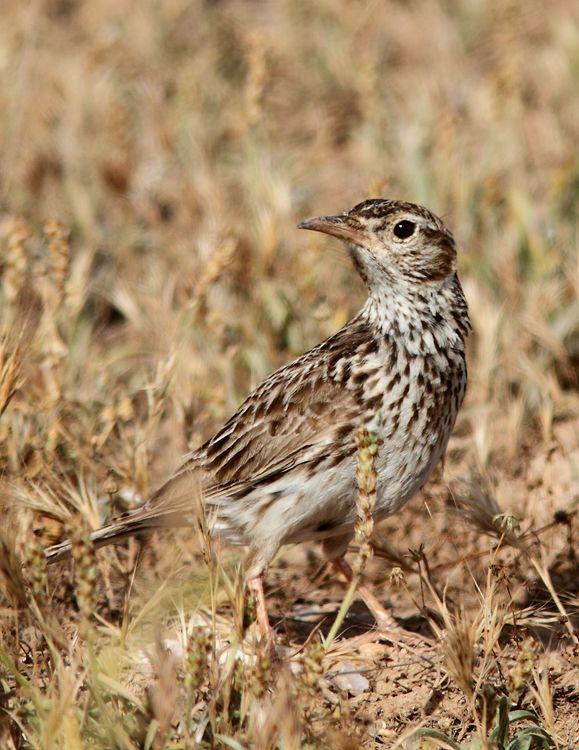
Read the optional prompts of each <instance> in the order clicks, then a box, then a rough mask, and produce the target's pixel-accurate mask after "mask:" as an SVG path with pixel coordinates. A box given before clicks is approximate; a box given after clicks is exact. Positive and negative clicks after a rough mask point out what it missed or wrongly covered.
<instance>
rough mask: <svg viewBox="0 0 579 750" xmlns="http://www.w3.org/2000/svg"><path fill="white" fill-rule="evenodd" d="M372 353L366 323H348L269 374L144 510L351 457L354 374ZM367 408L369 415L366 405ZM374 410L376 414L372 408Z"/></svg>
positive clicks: (357, 416) (361, 383) (362, 377)
mask: <svg viewBox="0 0 579 750" xmlns="http://www.w3.org/2000/svg"><path fill="white" fill-rule="evenodd" d="M376 348H377V344H376V342H375V340H374V338H373V337H372V334H371V331H370V329H369V327H368V326H367V324H366V323H364V322H362V321H352V322H351V323H350V324H349V325H347V326H345V327H344V328H343V329H341V331H339V332H338V333H337V334H335V335H334V336H332V337H331V338H329V339H327V340H326V341H325V342H323V343H322V344H320V345H319V346H318V347H316V348H315V349H312V350H311V351H310V352H308V353H307V354H305V355H303V356H302V357H300V358H298V359H297V360H295V361H294V362H291V363H289V364H288V365H285V366H284V367H282V368H281V369H279V370H277V371H276V372H275V373H273V374H272V375H271V376H270V377H269V378H267V380H265V381H264V382H263V383H262V384H261V385H260V386H259V387H258V388H257V389H256V390H255V391H254V392H253V393H252V394H251V395H250V396H248V398H247V399H246V400H245V401H244V402H243V403H242V404H241V406H240V407H239V409H238V411H237V412H236V413H235V414H234V415H233V416H232V417H231V418H230V419H229V420H228V421H227V422H226V423H225V424H224V425H223V427H222V428H221V430H220V431H219V432H218V433H217V434H216V435H215V436H214V437H213V438H211V439H210V440H209V441H208V442H207V443H205V445H204V446H203V447H202V448H201V449H200V450H199V451H197V452H195V453H193V454H191V455H190V457H188V458H187V459H186V460H185V462H184V463H183V464H182V466H181V467H180V469H178V471H177V472H176V473H175V474H174V475H173V476H172V477H171V478H170V479H169V480H168V482H166V483H165V485H163V487H161V488H160V489H159V490H158V491H157V492H156V493H155V495H154V496H153V497H152V498H151V500H150V501H149V502H148V503H147V506H148V507H149V508H151V510H152V509H153V508H155V509H157V510H159V511H160V510H161V509H166V510H167V511H169V509H171V511H175V510H176V508H177V507H178V506H180V507H182V508H183V509H185V508H186V506H187V503H190V502H191V496H192V493H193V492H194V491H199V490H202V492H203V496H204V498H205V500H206V501H208V502H212V501H213V500H217V499H218V498H220V497H224V496H227V497H228V498H235V497H240V496H243V495H244V494H245V493H246V492H247V491H249V490H251V489H255V488H256V487H258V486H259V485H260V484H266V483H270V482H273V481H275V479H277V478H279V477H281V476H283V474H285V473H286V472H288V471H290V470H291V469H293V468H294V467H296V466H298V465H304V464H305V465H309V466H310V467H314V466H315V465H316V464H317V463H319V462H321V461H324V460H325V459H326V458H329V456H330V455H331V456H332V457H333V456H334V454H336V455H340V456H341V457H342V458H343V457H344V454H345V452H348V451H349V452H352V451H353V445H354V442H353V440H354V432H355V429H356V427H357V426H358V425H359V424H360V422H361V421H363V419H364V414H363V413H362V412H363V411H364V407H363V402H364V401H365V399H364V398H363V390H364V387H365V383H366V381H367V375H368V372H365V371H364V370H360V367H361V363H362V362H364V361H365V360H366V359H367V355H368V354H369V353H371V352H373V351H375V350H376ZM368 406H369V407H370V409H371V408H372V402H371V401H370V403H369V404H368V402H366V407H368ZM374 406H376V409H377V408H378V406H377V402H376V403H375V404H374ZM376 409H375V410H376ZM370 416H371V414H370V415H369V417H370ZM369 417H368V418H369Z"/></svg>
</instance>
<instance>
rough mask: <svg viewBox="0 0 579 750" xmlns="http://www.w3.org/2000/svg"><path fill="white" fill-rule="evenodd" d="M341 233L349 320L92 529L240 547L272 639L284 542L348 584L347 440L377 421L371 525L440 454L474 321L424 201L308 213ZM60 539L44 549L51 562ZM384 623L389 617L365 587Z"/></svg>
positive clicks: (318, 226) (350, 486)
mask: <svg viewBox="0 0 579 750" xmlns="http://www.w3.org/2000/svg"><path fill="white" fill-rule="evenodd" d="M298 227H299V228H301V229H306V230H310V231H314V232H321V233H324V234H326V235H331V236H332V237H334V238H337V239H339V240H341V241H342V242H343V243H344V244H345V246H346V249H347V252H348V254H349V256H350V258H351V261H352V263H353V266H354V268H355V270H356V271H357V273H358V274H359V276H360V277H361V279H362V281H363V282H364V284H365V286H366V289H367V298H366V301H365V303H364V305H363V306H362V308H361V309H360V310H359V312H358V313H357V314H356V315H354V317H352V318H351V320H349V322H347V323H346V324H345V325H344V326H343V327H342V328H341V329H340V330H338V331H337V332H336V333H334V334H333V335H331V336H329V337H328V338H326V339H325V340H324V341H322V342H321V343H319V344H318V345H317V346H315V347H314V348H313V349H311V350H310V351H307V352H306V353H304V354H302V355H301V356H299V357H297V359H294V360H293V361H291V362H289V363H287V364H285V365H283V366H282V367H280V368H279V369H278V370H276V371H275V372H273V374H271V375H269V377H267V378H266V379H265V380H264V381H263V382H262V383H261V384H260V385H259V386H258V387H257V388H256V389H255V390H254V391H253V392H252V393H250V395H248V396H247V398H246V399H245V400H244V401H243V403H242V404H241V405H240V406H239V408H238V409H237V411H236V412H235V413H234V414H233V415H232V416H231V417H230V418H229V419H228V420H227V421H226V422H225V423H224V424H223V426H222V427H221V429H219V430H218V431H217V432H216V433H215V434H214V435H213V436H212V437H211V438H209V439H208V440H207V441H206V442H205V443H204V444H203V445H202V446H201V447H200V448H198V449H197V450H194V451H192V452H191V453H189V454H188V455H187V456H185V457H184V458H183V460H182V463H181V465H180V466H179V468H178V469H177V470H176V471H175V473H174V474H173V475H171V476H170V477H169V478H168V479H167V481H166V482H165V483H164V484H163V485H162V486H161V487H160V488H159V489H158V490H157V491H156V492H155V493H154V494H153V495H152V496H151V497H150V498H149V499H148V501H146V502H145V503H144V504H143V505H142V506H140V507H139V508H137V509H134V510H131V511H128V512H127V513H125V514H124V516H121V517H119V518H117V519H115V520H112V521H111V522H110V523H108V524H107V525H105V526H103V527H102V528H100V529H97V530H96V531H94V532H92V535H91V539H92V542H93V543H94V545H95V546H96V547H100V546H103V545H106V544H111V543H115V542H118V541H120V540H122V539H124V538H126V537H128V536H132V535H142V534H145V533H148V532H150V531H152V530H155V529H159V528H162V527H170V526H173V527H176V526H193V525H195V524H196V523H198V518H199V512H200V510H199V508H200V505H199V501H198V500H199V496H201V498H202V504H201V507H202V509H203V510H202V512H203V513H204V515H205V517H207V518H210V519H211V520H210V526H211V533H212V534H214V535H216V536H219V537H221V538H223V539H225V540H226V542H229V543H231V544H234V545H243V546H246V547H247V555H246V557H245V565H244V573H245V580H246V582H247V586H248V589H249V590H250V591H251V592H252V594H253V596H254V600H255V603H256V617H257V621H258V625H259V628H260V630H261V633H262V635H263V636H264V637H265V638H267V639H268V640H269V642H271V641H272V639H273V630H272V627H271V624H270V622H269V618H268V614H267V605H266V599H265V594H264V589H263V577H264V575H265V573H266V571H267V568H268V565H269V564H270V562H271V561H272V560H273V558H274V556H275V555H276V553H277V551H278V550H279V549H280V547H281V546H282V545H286V544H295V543H316V542H319V543H321V547H322V552H323V554H324V556H325V558H326V559H327V560H328V561H330V562H331V563H332V564H333V565H334V566H335V568H336V569H337V570H338V571H341V573H342V574H344V575H345V576H346V578H350V579H351V577H352V571H351V568H350V567H349V565H348V564H347V562H346V560H345V557H344V556H345V553H346V551H347V549H348V545H349V543H350V542H351V540H352V538H353V535H354V528H355V523H356V496H357V485H356V434H357V431H358V429H359V428H360V426H362V425H365V424H367V423H369V422H370V421H371V420H372V419H374V418H375V417H376V415H377V414H379V415H380V420H379V427H378V442H379V450H378V455H377V459H376V470H377V475H378V480H377V499H376V504H375V508H374V519H375V520H376V521H379V520H381V519H383V518H385V517H386V516H390V515H393V514H395V513H397V512H398V511H399V510H400V509H401V508H402V506H404V505H405V504H406V503H407V502H408V501H409V500H410V499H411V498H412V497H413V496H414V495H416V493H417V492H418V491H419V490H420V489H421V488H422V487H423V486H424V484H425V483H426V481H427V480H428V478H429V476H430V475H431V474H432V472H433V470H434V468H435V466H436V465H437V464H438V462H439V461H440V460H441V458H442V457H443V455H444V453H445V450H446V447H447V444H448V440H449V437H450V434H451V431H452V429H453V426H454V423H455V420H456V417H457V414H458V411H459V409H460V406H461V404H462V401H463V398H464V396H465V392H466V386H467V363H466V344H467V339H468V336H469V333H470V332H471V324H470V320H469V313H468V305H467V302H466V298H465V295H464V293H463V289H462V287H461V284H460V281H459V277H458V273H457V250H456V244H455V241H454V238H453V235H452V234H451V232H450V231H449V230H448V229H447V227H446V226H445V225H444V223H443V221H442V220H441V219H440V218H439V217H437V216H436V215H435V214H433V213H432V212H431V211H429V210H428V209H427V208H425V207H423V206H420V205H416V204H413V203H407V202H403V201H398V200H392V199H387V198H369V199H367V200H364V201H362V202H361V203H358V204H357V205H355V206H354V207H353V208H352V209H351V210H349V211H347V212H344V213H340V214H336V215H328V216H318V217H314V218H310V219H305V220H304V221H301V222H300V223H299V224H298ZM70 550H71V543H70V541H65V542H61V543H60V544H56V545H53V546H52V547H49V548H48V549H46V550H45V553H46V557H47V559H48V562H55V561H56V560H59V559H61V558H63V557H64V556H65V555H67V554H68V553H69V552H70ZM358 593H359V594H360V595H361V596H362V598H363V600H364V601H365V603H366V605H367V606H368V607H369V609H370V611H371V612H372V614H373V615H374V617H375V618H376V621H377V624H378V626H379V627H381V628H383V629H384V630H385V631H392V632H396V631H397V623H396V621H395V620H394V618H393V617H392V615H391V614H390V613H388V611H387V610H386V609H385V607H384V606H383V605H382V604H381V602H379V600H378V599H377V597H376V596H375V595H374V594H373V593H372V592H371V591H370V590H369V588H367V587H366V586H365V585H361V586H360V587H359V589H358Z"/></svg>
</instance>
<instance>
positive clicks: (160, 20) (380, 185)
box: [0, 0, 579, 616]
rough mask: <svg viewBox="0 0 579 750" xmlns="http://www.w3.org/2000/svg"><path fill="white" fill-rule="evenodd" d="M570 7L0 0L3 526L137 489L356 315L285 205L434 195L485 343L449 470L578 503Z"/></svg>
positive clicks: (551, 507)
mask: <svg viewBox="0 0 579 750" xmlns="http://www.w3.org/2000/svg"><path fill="white" fill-rule="evenodd" d="M578 22H579V6H578V5H577V4H576V3H574V2H572V1H571V0H554V1H553V2H548V3H546V2H543V1H542V0H526V1H525V2H522V0H497V1H496V2H490V1H488V2H485V1H484V0H462V1H461V0H409V1H408V2H400V1H395V0H382V1H378V0H368V1H364V2H362V1H361V0H360V1H356V0H318V1H317V2H305V0H276V1H271V2H265V1H261V2H260V1H258V0H246V1H241V0H213V2H211V1H209V0H206V1H205V2H202V1H201V0H98V2H89V1H88V0H86V1H83V0H77V1H75V0H32V1H26V2H23V1H22V0H3V1H2V5H1V9H0V248H1V255H0V274H1V278H2V289H1V292H0V329H1V333H2V355H1V357H0V365H1V368H2V370H1V372H2V378H3V380H2V381H1V382H2V387H1V388H0V413H2V410H4V414H3V416H2V420H1V421H0V474H1V476H2V498H3V500H2V501H0V502H3V503H4V510H3V512H4V513H5V518H6V519H8V520H7V528H8V522H9V523H10V524H12V526H11V527H10V528H13V529H14V534H13V538H14V539H17V538H23V539H27V538H28V537H27V534H30V533H31V532H33V533H35V534H36V537H37V538H39V540H40V542H39V543H41V544H42V543H47V542H48V541H51V540H52V539H55V538H61V537H62V536H63V533H64V532H63V529H62V524H63V523H65V522H66V521H67V519H68V518H69V516H70V513H71V510H72V511H79V510H80V512H81V514H82V515H83V517H84V518H85V520H86V522H87V523H88V525H92V526H96V525H98V524H99V523H100V522H102V521H103V520H104V519H105V518H106V517H108V516H110V514H111V513H113V512H116V511H118V510H119V509H122V508H125V507H127V506H128V505H131V504H133V503H134V502H136V501H137V499H138V498H139V497H141V498H142V497H144V496H145V495H146V494H147V493H148V492H149V491H150V488H151V487H153V486H155V485H156V484H158V483H159V482H160V481H161V480H162V479H163V477H164V475H165V473H166V472H167V471H168V470H169V469H170V468H171V467H173V466H174V465H175V463H176V461H177V460H178V457H179V456H180V455H181V454H182V453H183V452H184V451H186V450H187V449H188V448H192V447H195V446H197V445H199V444H200V443H201V441H202V440H203V439H205V438H207V437H208V436H209V435H210V434H211V431H212V430H213V429H214V428H215V427H216V426H218V425H219V424H220V423H221V422H222V420H223V419H224V418H226V417H227V416H228V415H229V414H230V413H231V412H232V411H233V410H234V409H235V407H236V406H237V405H238V403H239V402H240V401H241V400H242V399H243V398H244V396H245V395H246V394H247V392H248V390H249V389H250V388H251V387H253V386H254V385H256V384H257V383H258V382H259V381H260V380H261V379H262V378H263V377H265V376H266V375H267V374H268V373H269V372H271V371H272V370H273V369H274V368H275V367H277V366H279V365H280V364H282V363H284V362H286V361H288V360H289V359H290V358H292V357H294V356H297V355H299V354H300V353H301V352H303V351H305V350H306V349H307V348H309V347H311V346H313V345H314V344H316V343H317V342H318V341H320V340H321V339H322V338H323V337H325V336H327V335H329V334H330V333H332V332H333V331H335V330H336V329H337V328H338V327H339V326H341V325H342V324H344V323H345V322H346V321H347V319H348V318H349V317H350V316H351V315H352V314H353V313H354V312H355V311H356V310H357V309H358V308H359V306H360V305H361V304H362V302H363V299H364V290H363V288H362V285H361V282H360V281H359V280H358V278H357V276H356V275H355V273H354V272H353V271H352V269H351V268H350V265H349V262H348V260H347V258H346V256H345V253H344V250H343V248H342V247H341V246H340V244H339V243H337V242H334V241H332V240H330V239H328V238H325V237H322V236H313V235H312V234H309V233H304V232H300V231H298V230H297V228H296V223H297V222H298V221H299V220H300V219H301V218H304V217H306V216H309V215H316V214H326V213H337V212H339V211H342V210H347V209H349V208H350V207H351V206H352V205H354V204H355V203H357V202H359V201H361V200H363V199H364V198H367V197H389V198H397V199H402V200H408V201H412V202H416V203H423V204H424V205H426V206H427V207H429V208H430V209H431V210H433V211H434V212H435V213H437V214H439V215H441V216H442V217H443V218H444V221H445V223H446V224H447V225H448V226H449V227H450V228H451V229H452V230H453V232H454V234H455V237H456V240H457V244H458V247H459V268H460V275H461V279H462V281H463V285H464V287H465V291H466V294H467V298H468V300H469V304H470V308H471V313H472V319H473V324H474V335H473V337H472V340H471V346H470V351H469V359H470V385H469V392H468V395H467V401H466V404H465V406H464V408H463V410H462V412H461V415H460V416H459V420H458V423H457V428H456V431H455V435H454V437H453V439H452V441H451V444H450V449H449V454H448V459H447V466H446V472H447V475H446V476H447V477H448V478H450V479H452V478H453V477H461V478H463V479H464V478H465V477H466V478H467V480H468V481H473V482H474V486H478V487H479V488H480V483H481V482H482V481H483V480H482V479H480V478H481V477H484V482H485V483H486V484H488V485H489V486H491V487H492V490H493V493H494V495H493V496H494V497H495V498H497V502H498V503H499V506H497V507H498V508H499V510H501V509H502V510H505V509H506V508H508V509H509V510H512V512H513V513H515V514H516V515H517V517H518V518H520V519H524V523H525V524H526V528H530V527H531V526H533V525H534V526H535V527H539V526H541V525H545V524H549V523H550V522H551V520H552V518H553V513H554V512H555V511H557V510H561V509H563V511H564V512H565V513H570V512H571V511H572V510H573V508H575V506H576V502H577V497H578V495H579V490H578V488H577V487H578V485H577V466H578V465H579V451H578V447H577V446H578V443H579V440H578V434H577V433H578V429H579V428H578V417H579V400H578V394H577V388H578V386H579V376H578V372H579V301H578V294H577V292H578V289H579V274H578V266H577V206H578V197H579V149H578V144H579V85H578V81H579V23H578ZM31 483H32V484H31ZM477 483H478V484H477ZM486 484H485V486H486ZM32 485H34V487H35V488H36V489H35V490H34V491H31V490H30V487H31V486H32ZM471 486H472V485H471ZM39 488H40V489H39ZM475 494H476V493H475ZM483 495H484V493H483ZM444 502H445V501H444V499H443V500H442V501H441V500H440V497H439V498H438V507H439V508H441V507H442V506H443V505H444ZM431 504H432V507H433V508H435V507H436V506H437V496H436V493H434V494H433V496H432V497H431ZM23 507H28V508H30V509H32V510H33V511H34V512H30V513H28V514H26V513H24V512H23V511H22V508H23ZM493 507H494V506H493ZM15 508H17V509H18V511H17V512H15V510H14V509H15ZM487 510H488V509H487ZM404 513H405V514H406V515H404V514H403V515H402V516H401V518H402V520H398V521H397V522H396V524H395V525H394V527H393V528H394V531H395V533H396V534H397V535H398V536H397V537H396V538H398V539H399V540H400V544H401V546H402V547H403V548H404V549H405V548H406V547H408V546H409V542H410V535H411V534H415V541H416V544H418V543H420V542H426V544H427V549H428V548H429V545H430V547H432V548H433V549H434V548H435V547H436V548H439V547H440V546H441V545H440V539H441V538H442V539H450V538H456V536H455V535H456V527H453V522H450V526H448V524H449V521H448V518H447V517H446V516H444V518H446V519H447V520H438V521H437V522H436V523H437V524H438V526H437V529H438V530H437V531H436V533H434V534H433V533H432V532H429V534H426V535H425V533H424V526H422V527H420V526H419V527H418V532H417V531H414V532H412V531H411V529H412V528H414V527H413V523H414V522H415V519H416V517H417V516H418V517H420V518H422V519H423V520H424V518H426V519H428V518H429V516H428V515H427V514H426V511H425V510H424V508H423V506H421V505H420V503H419V502H418V503H417V504H415V505H413V506H412V507H410V508H409V509H407V510H406V511H404ZM428 513H430V510H429V511H428ZM487 515H488V513H487ZM491 515H492V513H491ZM470 518H471V521H472V519H473V518H474V519H475V523H474V528H470V527H468V525H467V526H466V527H465V530H464V544H465V546H468V545H469V544H471V543H472V546H473V548H474V547H476V544H477V540H478V539H479V538H480V523H479V528H477V526H476V513H475V514H474V516H472V514H471V517H470ZM479 522H480V518H479ZM429 523H430V521H429ZM469 529H470V531H469ZM405 530H406V531H405ZM393 533H394V532H393ZM405 533H407V534H408V537H406V536H405ZM440 534H442V535H443V536H442V537H440V536H437V535H440ZM445 534H447V536H444V535H445ZM19 535H20V536H19ZM433 537H435V539H434V541H435V544H433ZM561 538H562V537H561ZM557 545H558V542H557V538H556V539H555V541H554V542H553V545H552V546H549V545H547V548H546V549H547V551H546V552H545V554H546V555H547V557H546V558H545V561H546V562H549V561H551V562H552V561H553V560H554V559H555V558H556V555H557V554H558V551H560V547H559V546H557ZM169 552H170V554H172V552H173V551H172V550H170V551H169ZM158 554H159V555H162V554H163V553H162V551H161V550H159V551H158ZM432 554H437V552H436V550H434V551H433V552H432ZM441 564H443V563H442V562H441ZM444 564H446V563H444ZM450 565H452V563H450ZM457 566H458V567H457V568H456V569H457V570H458V569H459V568H460V567H461V565H460V563H457ZM129 567H130V566H129ZM445 575H446V573H445ZM481 575H482V576H483V577H484V570H482V572H481ZM449 576H450V574H449ZM565 580H566V581H567V584H569V582H570V580H571V579H565ZM463 584H464V581H463V582H462V583H461V584H460V585H463ZM470 585H472V581H471V582H470ZM109 594H110V592H109ZM62 596H63V601H65V600H66V596H65V594H62ZM111 596H112V594H111ZM113 598H114V597H113ZM111 616H112V615H111Z"/></svg>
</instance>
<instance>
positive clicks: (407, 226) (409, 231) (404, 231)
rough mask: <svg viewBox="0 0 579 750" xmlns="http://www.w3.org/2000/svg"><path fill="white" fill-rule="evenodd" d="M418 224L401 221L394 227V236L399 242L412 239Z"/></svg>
mask: <svg viewBox="0 0 579 750" xmlns="http://www.w3.org/2000/svg"><path fill="white" fill-rule="evenodd" d="M415 229H416V224H415V223H414V222H413V221H405V220H404V221H399V222H398V224H396V226H395V227H394V234H395V236H396V237H398V239H399V240H407V239H408V238H409V237H412V235H413V234H414V230H415Z"/></svg>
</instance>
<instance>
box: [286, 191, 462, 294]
mask: <svg viewBox="0 0 579 750" xmlns="http://www.w3.org/2000/svg"><path fill="white" fill-rule="evenodd" d="M298 226H299V227H300V228H301V229H311V230H313V231H316V232H324V233H325V234H331V235H333V236H334V237H338V238H339V239H341V240H343V241H344V242H346V243H347V245H348V249H349V251H350V255H351V256H352V260H353V261H354V265H355V266H356V269H357V270H358V272H359V274H360V276H361V277H362V278H363V279H364V281H365V282H366V284H367V286H368V287H369V289H370V290H371V291H372V290H375V289H376V288H383V287H384V286H385V285H386V286H392V285H397V284H404V285H406V286H408V285H410V286H414V285H425V284H426V285H437V284H440V283H441V282H444V281H445V280H446V279H448V278H452V277H453V276H454V274H455V272H456V248H455V244H454V239H453V237H452V234H451V233H450V232H449V231H448V229H447V228H446V227H445V226H444V224H443V223H442V221H441V220H440V219H439V218H438V217H437V216H435V215H434V214H432V213H431V212H430V211H428V210H427V209H426V208H423V207H422V206H417V205H415V204H413V203H402V202H400V201H394V200H386V199H383V198H373V199H370V200H365V201H364V202H363V203H359V204H358V205H356V206H354V208H352V209H351V210H350V211H348V212H347V213H344V214H338V215H336V216H320V217H317V218H312V219H306V220H305V221H302V222H300V223H299V224H298Z"/></svg>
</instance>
